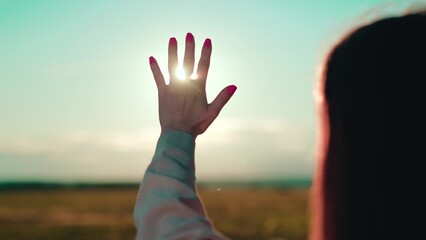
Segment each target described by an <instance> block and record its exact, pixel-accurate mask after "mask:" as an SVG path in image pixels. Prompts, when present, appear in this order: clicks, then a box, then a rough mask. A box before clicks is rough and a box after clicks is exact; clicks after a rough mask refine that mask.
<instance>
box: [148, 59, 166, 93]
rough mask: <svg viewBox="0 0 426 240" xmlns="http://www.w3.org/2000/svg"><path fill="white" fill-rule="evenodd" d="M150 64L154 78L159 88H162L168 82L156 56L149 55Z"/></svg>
mask: <svg viewBox="0 0 426 240" xmlns="http://www.w3.org/2000/svg"><path fill="white" fill-rule="evenodd" d="M149 65H150V67H151V71H152V74H153V75H154V80H155V83H156V84H157V88H158V89H160V88H162V87H163V86H165V85H166V82H164V77H163V74H162V73H161V70H160V67H159V66H158V63H157V60H155V58H154V57H152V56H151V57H149Z"/></svg>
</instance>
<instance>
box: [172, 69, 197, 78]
mask: <svg viewBox="0 0 426 240" xmlns="http://www.w3.org/2000/svg"><path fill="white" fill-rule="evenodd" d="M175 74H176V78H177V79H179V80H181V81H182V80H185V79H187V77H186V72H185V70H184V69H183V67H181V66H179V67H178V68H177V69H176V73H175ZM197 77H198V76H197V74H196V73H192V74H191V76H190V77H189V79H191V80H196V79H197Z"/></svg>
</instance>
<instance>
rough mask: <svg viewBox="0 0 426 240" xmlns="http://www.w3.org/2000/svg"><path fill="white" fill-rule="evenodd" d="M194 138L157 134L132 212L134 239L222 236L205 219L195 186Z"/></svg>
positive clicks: (180, 134) (172, 133) (221, 237)
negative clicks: (134, 227)
mask: <svg viewBox="0 0 426 240" xmlns="http://www.w3.org/2000/svg"><path fill="white" fill-rule="evenodd" d="M194 147H195V138H194V137H193V136H192V135H190V134H188V133H185V132H178V131H171V132H167V133H164V134H162V135H161V136H160V139H159V140H158V143H157V149H156V152H155V155H154V158H153V160H152V162H151V164H150V165H149V167H148V169H147V171H146V173H145V176H144V179H143V181H142V183H141V185H140V189H139V196H138V199H137V203H136V208H135V211H134V218H135V222H136V226H137V228H138V232H137V237H136V238H137V239H212V240H213V239H218V240H219V239H220V240H222V239H224V237H223V236H221V235H219V233H217V232H215V231H214V229H213V226H212V225H211V223H210V221H209V220H208V218H207V216H206V214H205V211H204V208H203V205H202V203H201V201H200V199H199V198H198V195H197V192H196V188H195V167H194Z"/></svg>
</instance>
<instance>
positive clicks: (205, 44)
mask: <svg viewBox="0 0 426 240" xmlns="http://www.w3.org/2000/svg"><path fill="white" fill-rule="evenodd" d="M204 47H207V48H210V47H212V40H210V38H207V39H206V41H204Z"/></svg>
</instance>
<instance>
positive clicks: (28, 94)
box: [0, 0, 419, 181]
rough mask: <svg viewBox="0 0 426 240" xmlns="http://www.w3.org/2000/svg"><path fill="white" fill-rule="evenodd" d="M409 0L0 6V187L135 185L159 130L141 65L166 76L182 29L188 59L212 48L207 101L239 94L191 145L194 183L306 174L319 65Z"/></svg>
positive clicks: (76, 1)
mask: <svg viewBox="0 0 426 240" xmlns="http://www.w3.org/2000/svg"><path fill="white" fill-rule="evenodd" d="M412 2H419V1H381V0H375V1H373V0H370V1H367V0H363V1H360V0H329V1H325V0H321V1H307V0H302V1H294V0H292V1H290V0H289V1H286V0H275V1H273V0H269V1H266V0H257V1H255V0H253V1H250V0H232V1H231V0H215V1H213V0H212V1H200V0H198V1H188V0H182V1H171V0H170V1H164V0H158V1H118V0H117V1H112V0H104V1H95V0H72V1H71V0H70V1H67V0H63V1H54V0H51V1H47V0H39V1H33V0H27V1H25V0H20V1H15V0H0V181H5V180H60V181H138V180H139V179H141V178H142V175H143V172H144V170H145V168H146V166H147V165H148V163H149V162H150V160H151V157H152V155H153V152H154V148H155V143H156V141H157V138H158V136H159V134H160V128H159V123H158V113H157V97H156V94H157V92H156V87H155V83H154V80H153V78H152V75H151V72H150V70H149V65H148V57H149V56H151V55H153V56H155V57H156V58H157V60H158V61H159V63H160V66H162V69H163V73H164V74H167V72H166V61H167V42H168V39H169V37H172V36H174V37H176V38H177V40H178V44H179V43H182V42H183V41H184V37H185V34H186V33H187V32H192V33H193V34H194V36H195V39H196V43H198V45H197V47H196V51H197V53H196V57H197V58H198V56H199V53H200V45H201V43H202V41H203V40H204V39H205V38H207V37H209V38H211V39H212V42H213V54H212V62H211V70H210V73H209V78H208V80H207V94H208V98H209V101H211V100H212V99H213V98H214V97H215V96H216V94H217V93H218V92H219V91H220V90H221V89H222V88H223V87H225V86H226V85H229V84H236V85H237V86H238V90H237V92H236V94H235V95H234V97H233V98H232V99H231V100H230V102H229V103H228V105H227V106H225V108H224V109H223V111H222V112H221V114H220V115H219V117H218V119H217V120H216V121H215V122H214V123H213V125H212V126H211V127H210V128H209V129H208V131H207V132H206V133H205V134H203V135H201V136H199V137H198V139H197V150H196V161H197V171H198V173H197V174H198V175H197V176H198V179H201V180H211V179H214V180H218V179H219V180H224V179H260V178H295V177H310V176H311V175H312V173H313V169H314V166H315V161H314V155H315V154H314V152H315V141H316V130H315V127H316V119H315V117H316V116H315V107H314V101H313V90H314V86H315V82H316V79H317V72H318V69H319V68H320V66H321V60H322V58H323V57H324V55H325V53H326V52H327V51H328V50H329V49H330V46H332V45H333V43H334V42H335V41H336V40H337V39H339V37H341V36H343V34H345V33H346V32H347V31H349V30H350V29H352V28H353V27H355V26H358V25H360V24H363V23H366V22H368V21H369V20H371V19H376V18H378V17H382V16H387V15H388V14H392V13H401V12H403V10H404V9H405V8H406V6H407V5H409V3H412ZM181 46H182V45H180V49H179V52H180V53H181V52H182V50H183V48H182V47H181ZM180 55H181V56H182V54H180Z"/></svg>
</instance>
